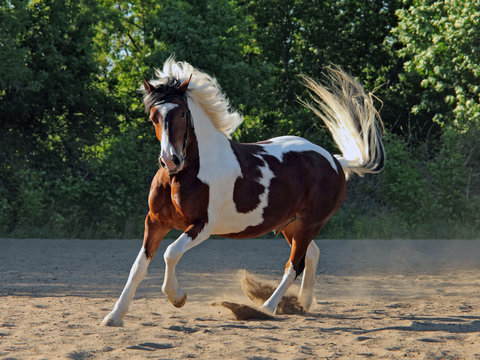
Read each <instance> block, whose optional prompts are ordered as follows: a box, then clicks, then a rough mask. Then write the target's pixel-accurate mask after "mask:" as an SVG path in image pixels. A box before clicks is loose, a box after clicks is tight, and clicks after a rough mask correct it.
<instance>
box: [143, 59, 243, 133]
mask: <svg viewBox="0 0 480 360" xmlns="http://www.w3.org/2000/svg"><path fill="white" fill-rule="evenodd" d="M155 75H156V76H157V77H158V80H154V81H152V85H154V86H157V85H158V84H161V83H164V82H165V80H166V79H167V78H168V77H174V78H176V79H178V80H180V81H181V82H183V81H185V80H187V79H188V78H189V77H190V75H192V79H191V80H190V83H189V85H188V91H187V94H188V96H189V97H190V98H191V99H192V100H193V101H195V102H196V103H197V104H198V105H199V106H200V107H201V108H202V109H203V111H205V113H206V114H207V116H208V117H209V118H210V121H211V122H212V124H213V125H214V126H215V127H216V128H217V129H218V130H219V131H221V132H223V133H224V134H225V135H227V136H230V135H231V134H232V133H233V132H234V131H235V129H236V128H237V127H238V126H239V125H240V124H241V123H242V122H243V117H242V116H241V115H240V114H239V113H238V112H236V111H232V110H231V109H230V103H229V102H228V99H227V97H226V96H225V94H224V93H223V92H222V89H221V88H220V85H219V84H218V82H217V80H216V79H215V78H213V77H211V76H210V75H208V74H205V73H204V72H201V71H199V70H197V69H195V68H194V67H193V66H192V65H190V64H189V63H187V62H184V61H182V62H180V61H175V59H174V58H173V57H169V58H168V59H167V61H165V63H164V64H163V69H162V70H160V69H156V70H155Z"/></svg>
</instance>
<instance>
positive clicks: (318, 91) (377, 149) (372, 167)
mask: <svg viewBox="0 0 480 360" xmlns="http://www.w3.org/2000/svg"><path fill="white" fill-rule="evenodd" d="M301 78H302V80H303V83H304V85H305V86H306V87H307V88H308V89H310V91H311V94H310V95H311V97H312V99H313V101H314V102H315V104H311V103H306V102H304V101H301V102H302V104H303V105H304V106H306V107H307V108H308V109H310V110H312V111H313V112H314V113H315V114H316V115H317V116H318V117H319V118H321V119H322V120H323V122H324V123H325V125H326V126H327V128H328V129H329V130H330V133H331V134H332V136H333V139H334V140H335V142H336V143H337V146H338V147H339V149H340V151H341V152H342V155H335V157H336V158H337V159H338V161H339V162H340V164H341V165H342V167H343V171H344V172H345V176H346V177H347V178H348V176H349V175H350V174H351V173H356V174H358V175H360V176H363V174H365V173H376V172H379V171H381V170H382V169H383V167H384V164H385V158H386V155H385V149H384V147H383V143H382V138H381V128H380V126H381V125H383V124H382V120H381V118H380V116H379V114H378V111H377V110H376V109H375V107H374V105H373V100H372V95H371V94H369V95H367V94H366V93H365V91H364V90H363V87H362V85H360V84H359V83H358V82H357V81H356V80H355V79H354V78H352V77H351V76H349V75H347V74H346V73H344V72H343V71H342V70H341V69H340V68H338V67H333V68H332V67H329V68H328V72H327V78H328V80H329V82H330V85H329V86H328V87H326V86H324V85H321V84H318V83H317V82H315V81H314V80H313V79H311V78H309V77H307V76H304V75H302V76H301Z"/></svg>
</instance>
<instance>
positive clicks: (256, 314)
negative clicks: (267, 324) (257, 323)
mask: <svg viewBox="0 0 480 360" xmlns="http://www.w3.org/2000/svg"><path fill="white" fill-rule="evenodd" d="M212 305H213V306H223V307H226V308H227V309H230V310H231V311H232V313H233V316H234V317H235V319H237V320H274V319H275V318H274V317H273V316H271V315H268V314H266V313H264V312H262V311H260V310H257V309H254V308H253V307H251V306H248V305H242V304H237V303H233V302H229V301H222V302H216V303H213V304H212Z"/></svg>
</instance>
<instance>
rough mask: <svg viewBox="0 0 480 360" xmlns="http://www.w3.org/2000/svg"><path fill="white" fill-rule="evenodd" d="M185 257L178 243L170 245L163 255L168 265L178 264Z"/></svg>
mask: <svg viewBox="0 0 480 360" xmlns="http://www.w3.org/2000/svg"><path fill="white" fill-rule="evenodd" d="M182 255H183V249H182V248H181V247H180V246H178V244H177V243H173V244H170V245H169V246H168V247H167V250H165V253H164V254H163V259H164V260H165V263H166V264H176V263H177V262H178V260H180V258H181V257H182Z"/></svg>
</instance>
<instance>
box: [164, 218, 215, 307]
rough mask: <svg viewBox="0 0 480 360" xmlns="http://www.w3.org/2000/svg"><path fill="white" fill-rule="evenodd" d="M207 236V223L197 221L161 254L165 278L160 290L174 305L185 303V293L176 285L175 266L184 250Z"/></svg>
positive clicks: (178, 305) (208, 233)
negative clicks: (163, 261)
mask: <svg viewBox="0 0 480 360" xmlns="http://www.w3.org/2000/svg"><path fill="white" fill-rule="evenodd" d="M209 236H210V231H209V227H208V226H207V224H205V223H198V224H194V225H190V226H189V227H188V228H187V229H186V230H185V232H184V233H183V234H182V235H180V237H179V238H178V239H177V240H175V241H174V242H173V243H172V244H171V245H170V246H168V248H167V250H166V251H165V254H164V256H163V257H164V259H165V280H164V282H163V286H162V291H163V292H164V294H165V295H167V297H168V300H170V302H171V303H172V304H173V305H174V306H176V307H182V306H183V305H185V303H186V302H187V294H186V293H185V291H184V290H183V289H182V288H181V287H180V286H179V285H178V281H177V277H176V275H175V267H176V266H177V263H178V261H179V260H180V258H181V257H182V256H183V254H185V252H187V251H188V250H190V249H191V248H193V247H195V246H197V245H198V244H200V243H202V242H203V241H204V240H206V239H208V237H209Z"/></svg>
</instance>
